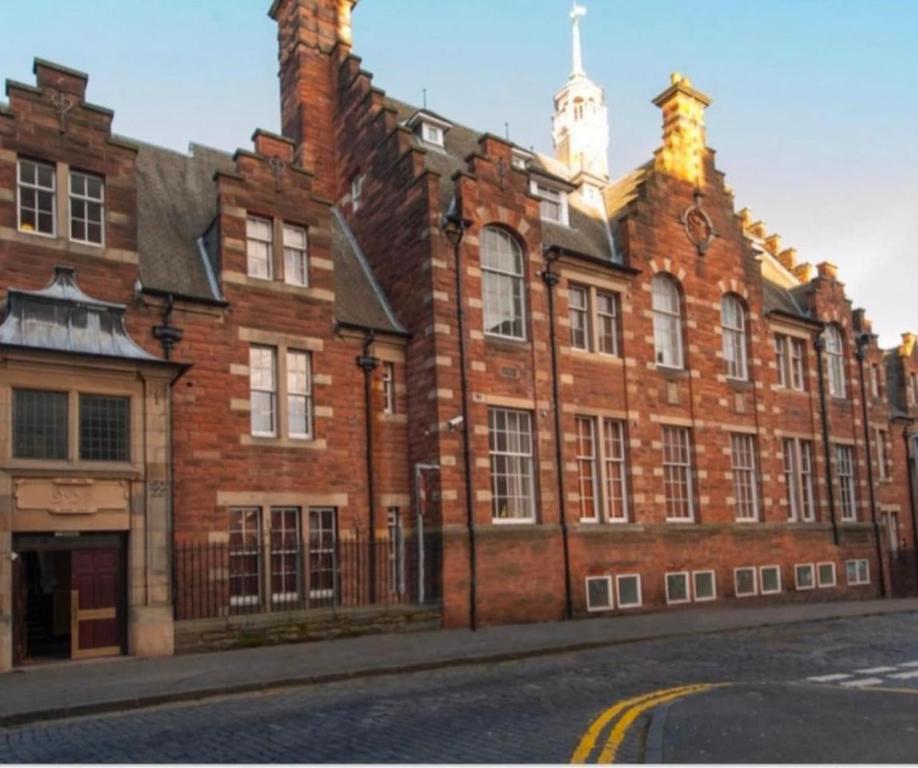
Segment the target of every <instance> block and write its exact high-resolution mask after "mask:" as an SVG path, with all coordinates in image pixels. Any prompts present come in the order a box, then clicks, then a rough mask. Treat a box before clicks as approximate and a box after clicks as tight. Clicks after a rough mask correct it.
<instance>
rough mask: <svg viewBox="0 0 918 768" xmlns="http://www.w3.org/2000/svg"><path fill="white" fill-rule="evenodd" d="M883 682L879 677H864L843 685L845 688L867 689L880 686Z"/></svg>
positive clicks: (848, 681)
mask: <svg viewBox="0 0 918 768" xmlns="http://www.w3.org/2000/svg"><path fill="white" fill-rule="evenodd" d="M882 682H883V681H882V680H881V679H880V678H879V677H862V678H859V679H857V680H847V681H845V682H844V683H842V686H844V687H845V688H865V687H867V686H869V685H879V684H880V683H882Z"/></svg>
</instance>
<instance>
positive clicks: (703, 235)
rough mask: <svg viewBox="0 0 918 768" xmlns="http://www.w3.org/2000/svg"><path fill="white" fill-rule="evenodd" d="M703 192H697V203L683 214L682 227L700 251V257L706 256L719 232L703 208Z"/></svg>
mask: <svg viewBox="0 0 918 768" xmlns="http://www.w3.org/2000/svg"><path fill="white" fill-rule="evenodd" d="M702 199H703V197H702V194H701V192H695V202H694V203H693V204H692V205H690V206H689V207H688V208H686V209H685V212H684V213H683V214H682V226H683V227H684V228H685V234H686V236H687V237H688V239H689V241H690V242H691V243H692V244H693V245H694V246H695V248H696V249H697V250H698V255H699V256H704V253H705V251H707V250H708V246H709V245H710V244H711V243H712V242H714V238H715V237H717V232H716V231H715V229H714V224H713V222H712V221H711V217H710V216H708V212H707V211H705V210H704V208H702V207H701V203H702Z"/></svg>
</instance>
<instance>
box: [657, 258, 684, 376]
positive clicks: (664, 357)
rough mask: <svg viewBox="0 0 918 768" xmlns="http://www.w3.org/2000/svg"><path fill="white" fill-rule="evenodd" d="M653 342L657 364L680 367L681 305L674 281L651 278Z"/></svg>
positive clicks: (660, 276)
mask: <svg viewBox="0 0 918 768" xmlns="http://www.w3.org/2000/svg"><path fill="white" fill-rule="evenodd" d="M652 287H653V344H654V349H655V353H656V354H655V358H656V361H657V365H665V366H666V367H668V368H682V365H683V364H682V307H681V303H680V301H679V289H678V288H677V287H676V283H675V281H674V280H673V279H672V278H671V277H668V276H666V275H656V276H655V277H654V278H653V283H652Z"/></svg>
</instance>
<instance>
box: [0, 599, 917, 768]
mask: <svg viewBox="0 0 918 768" xmlns="http://www.w3.org/2000/svg"><path fill="white" fill-rule="evenodd" d="M916 669H918V614H915V613H908V614H897V615H893V616H880V617H869V618H855V619H843V620H836V621H823V622H810V623H806V624H796V625H792V626H779V627H773V628H765V629H757V630H746V631H739V632H725V633H719V634H710V635H700V636H697V637H691V638H681V639H671V640H657V641H645V642H637V643H631V644H625V645H619V646H615V647H611V648H607V649H601V650H592V651H583V652H578V653H568V654H563V655H559V656H553V657H548V658H542V659H534V660H527V661H519V662H512V663H503V664H487V665H480V666H474V667H468V668H462V669H454V670H445V671H438V672H427V673H416V674H407V675H400V676H396V675H392V676H386V677H380V678H374V679H366V680H360V681H354V682H348V683H336V684H329V685H323V686H314V687H308V688H301V689H291V690H286V691H281V692H275V693H264V694H258V695H245V696H234V697H225V698H222V699H211V700H206V701H202V702H199V703H194V704H186V705H180V706H179V705H173V706H163V707H159V708H153V709H147V710H140V711H136V712H131V713H126V714H117V715H104V716H95V717H85V718H79V719H73V720H64V721H56V722H49V723H42V724H35V725H30V726H24V727H15V728H8V729H4V730H2V731H0V760H3V761H4V762H17V761H18V762H61V761H65V762H96V761H98V762H138V761H140V762H165V761H184V762H291V761H293V762H366V761H378V762H399V761H401V762H567V761H569V760H570V759H571V757H572V756H573V754H574V751H575V750H576V749H577V748H578V745H579V744H580V743H581V740H582V739H583V738H584V735H585V734H586V733H587V731H588V728H589V727H590V725H591V723H592V722H593V721H594V719H595V718H597V716H599V715H600V714H601V713H603V712H604V711H605V710H607V709H608V708H610V707H612V706H613V705H615V704H616V702H620V701H622V700H625V699H629V698H631V697H635V696H638V695H639V694H645V693H650V692H654V691H660V690H663V689H671V688H673V687H674V686H682V685H688V684H693V683H723V684H726V685H724V687H719V688H713V689H710V690H707V691H704V692H700V693H697V694H694V695H691V696H686V697H685V698H677V699H675V700H674V701H672V702H669V703H668V704H666V705H664V706H660V707H648V708H647V709H646V710H644V711H643V712H640V713H639V714H637V715H636V716H635V717H634V720H633V722H632V723H631V724H630V727H627V728H621V729H620V730H621V733H622V743H621V745H620V747H619V748H618V750H617V752H616V754H615V758H616V759H617V760H618V761H625V762H632V761H639V762H640V761H643V760H644V759H645V757H646V756H647V754H648V749H650V750H651V754H656V752H654V751H653V750H660V753H661V756H662V759H663V760H664V761H689V762H691V761H714V762H717V761H719V760H737V761H754V762H761V761H769V760H779V761H781V760H784V761H795V760H804V761H805V760H820V759H828V760H841V761H855V762H856V761H874V760H876V761H885V760H912V759H914V755H916V754H918V727H916V725H915V723H916V722H918V675H913V674H911V673H912V672H914V671H915V670H916ZM864 681H867V682H864ZM661 714H663V715H665V716H664V717H661V716H660V715H661ZM616 722H618V723H621V719H619V720H617V721H615V720H613V721H612V722H610V727H612V726H614V725H615V723H616ZM652 724H653V725H652ZM651 732H653V733H651ZM607 736H608V734H607V732H605V731H604V732H603V733H601V734H600V736H599V740H598V741H597V744H596V746H597V752H593V753H592V754H591V755H590V756H589V757H588V759H591V760H592V759H595V758H596V757H597V754H598V748H599V747H601V746H602V745H603V744H604V743H605V740H606V738H607ZM657 742H659V743H657Z"/></svg>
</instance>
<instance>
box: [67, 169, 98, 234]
mask: <svg viewBox="0 0 918 768" xmlns="http://www.w3.org/2000/svg"><path fill="white" fill-rule="evenodd" d="M74 176H82V177H83V178H84V179H87V180H88V179H95V180H96V181H98V182H99V186H100V189H101V196H100V197H97V198H96V197H91V196H90V195H89V194H88V192H86V193H77V192H74V191H73V177H74ZM67 184H68V190H67V191H68V195H67V206H68V208H67V212H68V215H69V217H70V221H69V227H68V228H67V229H68V232H67V235H68V237H69V238H70V241H71V242H73V243H81V244H83V245H93V246H96V247H98V248H104V247H105V178H104V177H103V176H100V175H99V174H97V173H87V172H86V171H78V170H74V169H70V173H69V174H68V179H67ZM74 200H81V201H82V202H83V204H84V206H85V207H86V210H87V216H86V217H84V218H83V219H81V221H82V222H83V227H84V228H85V232H86V234H87V235H88V234H89V224H90V219H89V216H88V207H89V205H90V204H91V203H95V204H97V205H98V206H99V222H98V223H99V240H98V241H96V240H90V239H88V237H87V238H79V237H74V236H73V222H74V221H75V220H76V217H75V216H74V214H73V202H74Z"/></svg>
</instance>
